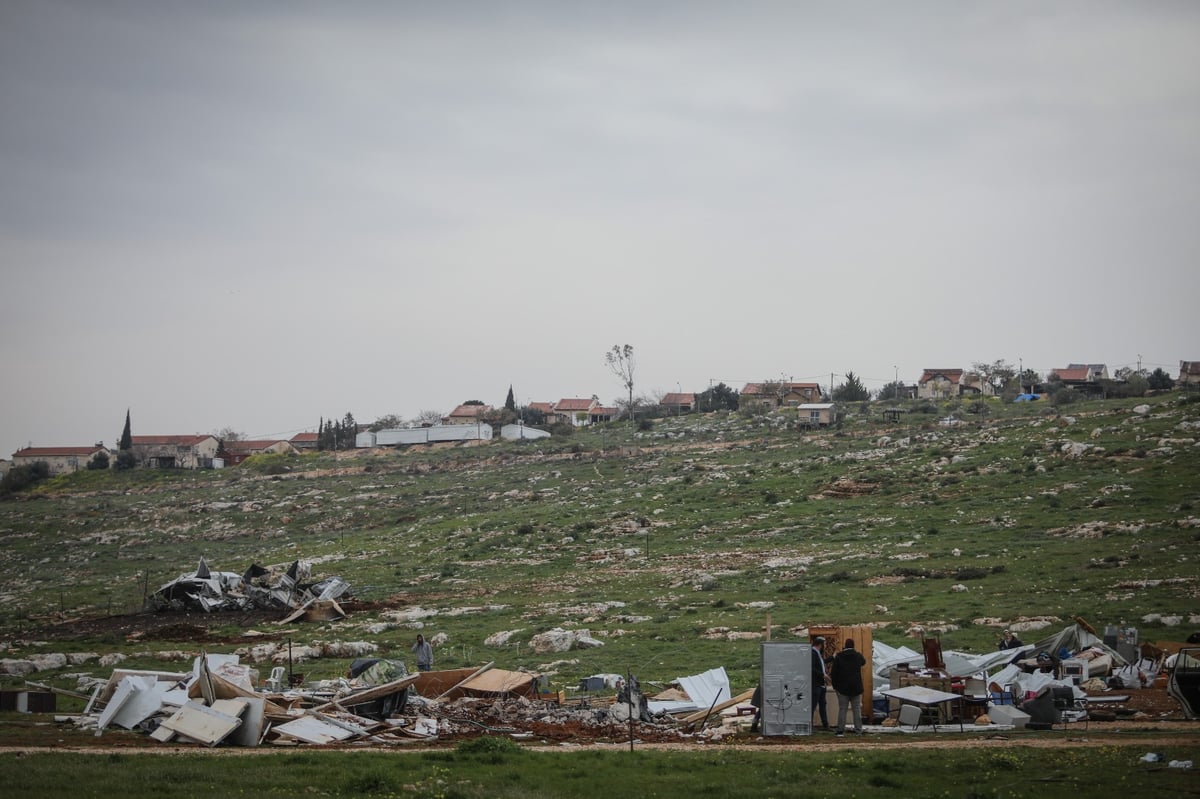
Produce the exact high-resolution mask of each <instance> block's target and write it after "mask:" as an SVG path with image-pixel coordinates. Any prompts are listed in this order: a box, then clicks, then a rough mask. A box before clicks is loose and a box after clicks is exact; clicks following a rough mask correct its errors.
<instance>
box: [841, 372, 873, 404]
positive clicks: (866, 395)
mask: <svg viewBox="0 0 1200 799" xmlns="http://www.w3.org/2000/svg"><path fill="white" fill-rule="evenodd" d="M870 398H871V392H870V391H867V388H866V386H864V385H863V384H862V381H861V380H859V379H858V375H856V374H854V372H846V381H845V382H844V383H842V384H841V385H840V386H838V387H837V388H835V389H834V390H833V400H834V402H863V401H866V400H869V399H870Z"/></svg>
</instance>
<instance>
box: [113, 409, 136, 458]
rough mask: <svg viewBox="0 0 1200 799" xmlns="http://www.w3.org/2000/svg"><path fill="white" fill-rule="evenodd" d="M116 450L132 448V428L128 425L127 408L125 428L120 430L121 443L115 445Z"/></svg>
mask: <svg viewBox="0 0 1200 799" xmlns="http://www.w3.org/2000/svg"><path fill="white" fill-rule="evenodd" d="M117 449H118V450H122V451H124V450H130V449H133V430H132V428H130V426H129V409H128V408H126V409H125V429H124V430H122V431H121V443H120V444H118V445H117Z"/></svg>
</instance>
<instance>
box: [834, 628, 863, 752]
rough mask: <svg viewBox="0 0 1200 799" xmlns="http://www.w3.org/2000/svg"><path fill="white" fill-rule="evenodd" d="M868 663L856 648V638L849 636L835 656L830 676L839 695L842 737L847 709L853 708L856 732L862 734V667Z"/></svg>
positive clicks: (839, 719)
mask: <svg viewBox="0 0 1200 799" xmlns="http://www.w3.org/2000/svg"><path fill="white" fill-rule="evenodd" d="M865 665H867V659H866V658H864V657H863V656H862V654H861V653H859V652H858V651H857V650H855V648H854V639H853V638H847V639H846V644H845V646H843V647H842V651H841V652H838V653H837V654H836V655H834V656H833V668H831V669H830V670H829V677H830V680H831V682H832V683H833V690H835V691H837V695H838V720H837V733H836V734H837V735H838V736H839V737H841V736H842V735H844V734H845V730H846V709H847V708H853V711H852V712H853V713H854V716H853V718H854V732H856V733H858V734H860V735H861V734H862V731H863V726H862V707H861V706H862V695H863V681H862V668H863V666H865Z"/></svg>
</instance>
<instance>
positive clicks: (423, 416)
mask: <svg viewBox="0 0 1200 799" xmlns="http://www.w3.org/2000/svg"><path fill="white" fill-rule="evenodd" d="M413 423H414V424H416V425H418V426H420V427H430V426H432V425H435V424H441V423H442V412H441V411H419V412H418V413H417V418H415V419H413Z"/></svg>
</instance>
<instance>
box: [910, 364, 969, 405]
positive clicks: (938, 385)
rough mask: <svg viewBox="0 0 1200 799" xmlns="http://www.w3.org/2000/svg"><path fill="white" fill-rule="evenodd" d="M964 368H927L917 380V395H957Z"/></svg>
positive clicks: (924, 397)
mask: <svg viewBox="0 0 1200 799" xmlns="http://www.w3.org/2000/svg"><path fill="white" fill-rule="evenodd" d="M962 376H963V370H962V369H926V370H925V371H924V372H922V373H921V379H920V380H918V381H917V396H918V397H919V398H921V399H945V398H946V397H957V396H958V395H959V393H961V392H960V391H959V387H960V384H961V383H962Z"/></svg>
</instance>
